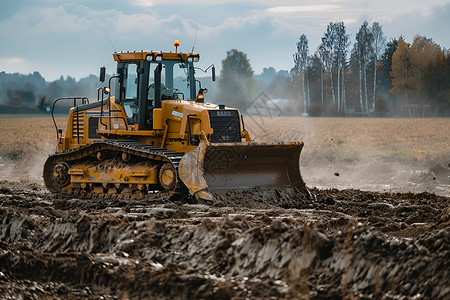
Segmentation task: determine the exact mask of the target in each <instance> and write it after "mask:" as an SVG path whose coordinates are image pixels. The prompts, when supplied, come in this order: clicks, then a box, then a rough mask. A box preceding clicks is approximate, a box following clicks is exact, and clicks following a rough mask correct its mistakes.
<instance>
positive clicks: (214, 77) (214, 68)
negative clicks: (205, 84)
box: [212, 66, 216, 81]
mask: <svg viewBox="0 0 450 300" xmlns="http://www.w3.org/2000/svg"><path fill="white" fill-rule="evenodd" d="M212 81H216V67H215V66H212Z"/></svg>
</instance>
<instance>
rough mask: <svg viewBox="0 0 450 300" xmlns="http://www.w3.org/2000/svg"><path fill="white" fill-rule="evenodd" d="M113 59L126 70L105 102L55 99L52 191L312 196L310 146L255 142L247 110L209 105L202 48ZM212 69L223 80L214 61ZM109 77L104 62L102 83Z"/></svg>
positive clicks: (102, 95) (49, 165) (47, 171)
mask: <svg viewBox="0 0 450 300" xmlns="http://www.w3.org/2000/svg"><path fill="white" fill-rule="evenodd" d="M175 46H177V44H175ZM113 57H114V60H115V61H116V62H117V72H116V75H114V76H111V77H110V79H109V80H108V83H109V84H108V86H105V87H102V88H99V89H98V91H97V92H98V97H97V101H94V102H92V103H89V99H88V98H86V97H63V98H59V99H56V100H55V101H54V103H53V107H52V118H53V122H54V124H55V128H56V132H57V141H58V144H57V150H56V152H55V153H54V154H52V155H50V156H49V157H48V159H47V161H46V163H45V165H44V171H43V177H44V181H45V185H46V186H47V188H48V189H49V190H50V191H51V192H53V193H58V194H65V195H72V196H77V197H121V198H123V199H149V200H152V199H162V198H164V199H175V198H180V197H197V198H201V199H213V198H214V195H216V194H217V193H220V192H227V191H230V190H241V189H253V188H267V189H272V188H275V189H283V188H291V189H292V188H293V189H295V190H297V191H300V192H301V193H303V194H306V195H309V196H310V193H309V191H308V189H307V187H306V185H305V183H304V181H303V179H302V177H301V175H300V152H301V150H302V147H303V142H291V143H257V142H255V141H252V139H251V137H250V134H249V132H248V131H247V130H246V129H245V127H244V120H243V118H242V115H241V114H240V112H239V110H238V109H236V108H230V107H226V106H225V105H222V104H219V105H216V104H212V103H206V102H205V101H204V99H205V92H206V91H207V90H206V89H204V88H201V83H200V82H199V81H198V80H197V79H196V78H195V70H196V67H195V66H194V63H196V62H198V61H199V58H200V56H199V54H197V53H180V52H177V51H175V52H154V51H141V52H121V53H114V54H113ZM211 73H212V74H211V77H212V80H213V81H214V80H215V68H214V66H212V68H211ZM105 74H106V71H105V68H104V67H101V68H100V81H101V82H105V77H106V76H105ZM112 84H113V85H114V87H113V88H114V94H115V95H114V96H112V91H111V87H112ZM197 86H198V88H199V89H198V91H197ZM230 92H231V91H230ZM60 101H73V107H72V108H71V109H70V112H69V116H68V121H67V127H66V130H65V131H63V130H62V129H61V128H58V126H57V124H56V122H55V119H54V115H53V111H54V108H55V105H56V104H57V103H58V102H60ZM71 105H72V103H71Z"/></svg>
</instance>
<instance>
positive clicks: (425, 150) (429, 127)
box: [0, 116, 450, 161]
mask: <svg viewBox="0 0 450 300" xmlns="http://www.w3.org/2000/svg"><path fill="white" fill-rule="evenodd" d="M56 122H57V124H58V126H60V127H63V128H65V125H66V118H65V117H58V118H56ZM245 125H246V127H247V129H249V131H250V132H251V134H252V136H253V138H254V139H255V140H257V141H262V142H269V141H299V140H302V141H304V142H305V148H304V151H305V152H304V153H311V152H312V153H314V152H319V153H320V154H322V155H327V156H334V157H335V158H336V159H352V160H354V159H358V158H361V157H364V158H366V157H368V156H374V157H390V158H396V159H406V160H413V161H435V160H445V159H448V158H449V157H450V119H386V118H383V119H382V118H376V119H375V118H374V119H368V118H365V119H364V118H299V117H298V118H296V117H283V118H264V119H260V118H256V117H254V118H251V117H247V118H246V119H245ZM55 141H56V131H55V128H54V125H53V122H52V119H51V118H50V117H49V116H40V117H37V116H21V117H4V116H3V117H2V116H0V156H1V157H2V158H3V159H5V158H6V159H19V158H21V157H22V156H23V155H24V154H25V153H26V151H28V150H29V149H35V150H39V151H50V152H51V151H52V150H53V147H54V145H55ZM50 152H49V153H50ZM304 156H305V155H304ZM304 159H310V158H307V157H304Z"/></svg>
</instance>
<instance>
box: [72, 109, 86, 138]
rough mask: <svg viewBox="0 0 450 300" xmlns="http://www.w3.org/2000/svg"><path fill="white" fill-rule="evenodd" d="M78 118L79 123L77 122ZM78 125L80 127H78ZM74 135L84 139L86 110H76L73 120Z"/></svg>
mask: <svg viewBox="0 0 450 300" xmlns="http://www.w3.org/2000/svg"><path fill="white" fill-rule="evenodd" d="M77 120H78V123H77ZM77 127H78V129H77ZM72 130H73V133H72V136H73V138H74V139H77V140H78V139H80V140H81V139H84V112H81V111H80V112H78V113H77V112H74V113H73V120H72Z"/></svg>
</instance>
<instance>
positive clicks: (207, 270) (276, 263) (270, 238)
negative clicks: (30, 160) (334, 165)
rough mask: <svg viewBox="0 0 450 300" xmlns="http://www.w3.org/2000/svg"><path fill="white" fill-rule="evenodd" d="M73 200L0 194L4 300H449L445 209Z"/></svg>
mask: <svg viewBox="0 0 450 300" xmlns="http://www.w3.org/2000/svg"><path fill="white" fill-rule="evenodd" d="M311 192H312V193H313V194H314V197H313V198H312V199H308V198H307V197H305V196H304V195H301V194H296V193H289V192H285V191H283V190H279V191H278V192H275V193H270V194H267V192H266V191H263V190H253V191H248V192H237V191H234V192H230V193H228V194H225V195H223V196H222V197H219V199H218V200H215V201H212V202H198V201H196V200H194V199H185V200H184V201H178V202H171V201H157V202H150V203H149V202H145V201H136V200H117V199H114V200H112V199H76V198H67V197H62V196H57V195H52V194H50V193H49V192H48V191H47V190H46V189H45V188H44V187H43V186H42V184H41V183H33V182H30V181H0V224H1V225H0V226H1V227H0V295H2V297H1V298H2V299H139V298H140V299H156V298H157V299H271V298H272V299H302V298H303V299H342V298H343V297H344V298H346V299H422V298H424V299H431V298H432V299H449V298H450V274H449V272H450V246H449V245H450V198H448V197H444V196H438V195H435V194H429V193H388V192H386V193H380V192H365V191H360V190H354V189H347V190H337V189H312V190H311Z"/></svg>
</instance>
